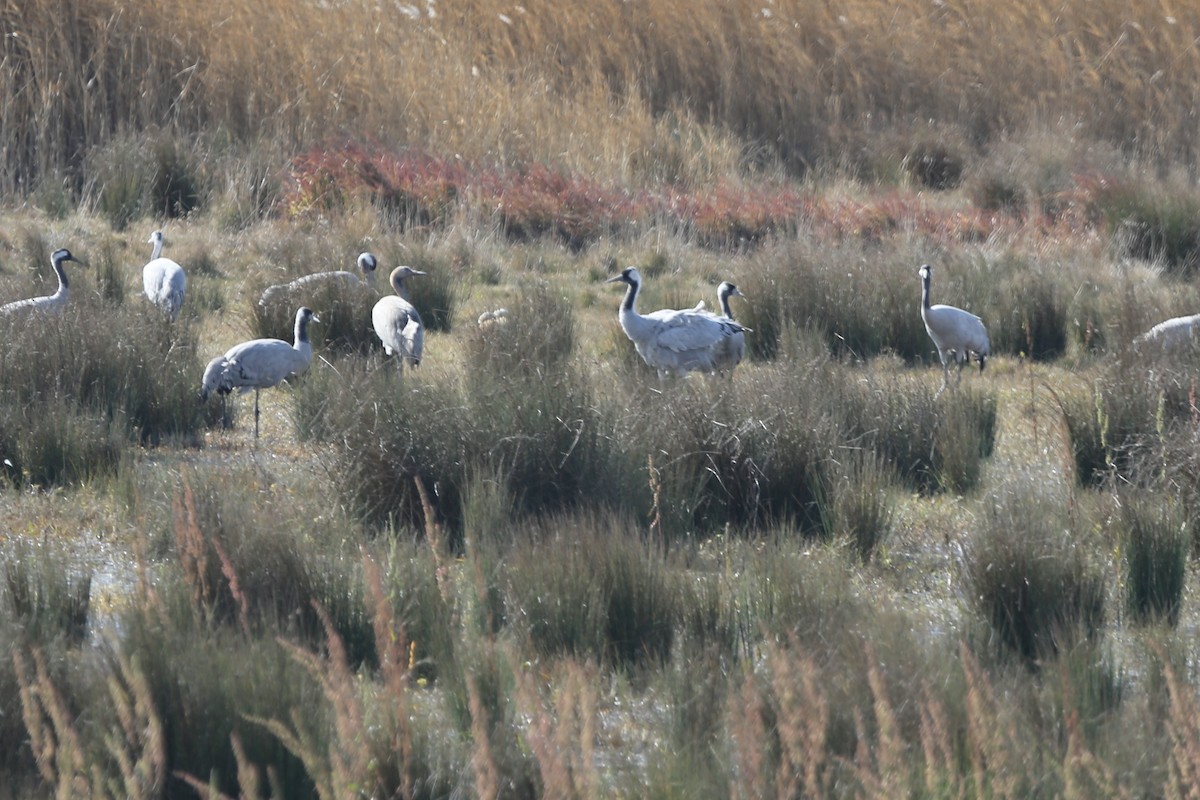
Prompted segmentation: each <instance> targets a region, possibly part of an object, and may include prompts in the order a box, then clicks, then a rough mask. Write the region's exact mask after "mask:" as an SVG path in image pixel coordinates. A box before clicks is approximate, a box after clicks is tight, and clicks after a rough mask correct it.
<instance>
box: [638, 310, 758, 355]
mask: <svg viewBox="0 0 1200 800" xmlns="http://www.w3.org/2000/svg"><path fill="white" fill-rule="evenodd" d="M657 321H658V322H659V325H660V327H659V332H658V344H659V345H660V346H662V347H665V348H667V349H668V350H674V351H675V352H677V353H681V352H685V351H688V350H700V349H704V348H708V347H712V346H713V345H714V344H716V343H717V342H719V341H721V340H722V339H723V338H725V337H726V336H730V335H732V334H733V333H735V332H737V331H740V330H742V326H741V325H739V324H738V323H736V322H733V321H732V320H728V319H722V318H721V317H717V316H715V315H713V314H708V313H705V312H696V311H678V312H676V313H675V315H674V316H673V317H671V318H669V319H659V320H657Z"/></svg>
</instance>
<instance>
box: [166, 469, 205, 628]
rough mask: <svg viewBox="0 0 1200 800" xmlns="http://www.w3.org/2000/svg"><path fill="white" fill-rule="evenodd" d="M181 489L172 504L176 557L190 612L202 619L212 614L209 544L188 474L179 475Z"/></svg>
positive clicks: (183, 472) (184, 472) (185, 472)
mask: <svg viewBox="0 0 1200 800" xmlns="http://www.w3.org/2000/svg"><path fill="white" fill-rule="evenodd" d="M180 483H181V488H180V491H179V493H177V494H176V495H175V497H174V498H173V499H172V501H171V511H172V522H173V525H172V527H173V529H174V532H175V553H176V555H177V556H178V558H179V568H180V571H181V572H182V573H183V580H184V583H186V584H187V585H188V588H190V589H191V592H192V610H193V611H194V612H195V613H196V614H197V615H201V616H208V615H209V614H211V612H212V608H213V605H214V602H215V599H216V598H215V588H214V587H212V586H210V585H209V582H208V541H207V537H205V535H204V531H203V530H201V528H200V523H199V522H198V521H197V520H196V497H195V494H194V492H193V491H192V484H191V481H190V480H189V479H188V474H187V471H186V470H184V471H182V472H181V475H180Z"/></svg>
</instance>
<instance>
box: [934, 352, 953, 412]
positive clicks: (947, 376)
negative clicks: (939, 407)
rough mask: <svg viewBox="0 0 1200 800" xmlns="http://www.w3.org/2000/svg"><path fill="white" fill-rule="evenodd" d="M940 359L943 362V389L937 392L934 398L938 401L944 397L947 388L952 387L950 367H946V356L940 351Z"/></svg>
mask: <svg viewBox="0 0 1200 800" xmlns="http://www.w3.org/2000/svg"><path fill="white" fill-rule="evenodd" d="M938 358H940V359H941V360H942V388H940V389H938V390H937V394H935V395H934V396H933V399H934V400H937V399H938V398H939V397H941V396H942V392H944V391H946V387H947V386H949V385H950V367H949V366H947V365H946V355H945V353H943V352H942V351H941V350H938Z"/></svg>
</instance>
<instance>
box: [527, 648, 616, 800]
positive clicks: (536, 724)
mask: <svg viewBox="0 0 1200 800" xmlns="http://www.w3.org/2000/svg"><path fill="white" fill-rule="evenodd" d="M560 672H561V673H565V674H564V675H563V676H562V677H563V680H562V682H561V683H562V689H561V691H559V693H558V696H557V698H556V699H555V701H554V709H553V711H552V710H551V709H550V708H548V707H547V704H546V702H545V701H544V699H543V698H542V692H541V691H539V687H538V684H537V680H536V678H535V676H534V675H533V673H532V672H531V671H529V670H521V671H519V672H518V677H517V680H518V697H519V699H520V701H521V704H522V710H523V711H524V712H525V713H526V714H528V715H529V720H530V722H529V727H528V729H527V730H526V740H527V741H528V742H529V746H530V748H531V749H532V750H533V755H534V758H535V759H536V760H537V764H538V770H539V772H540V773H541V776H542V786H543V790H544V793H545V796H546V797H556V798H564V799H565V798H572V797H579V798H588V800H594V798H598V797H600V796H601V794H600V781H599V776H598V775H597V774H596V754H595V736H596V719H595V716H596V701H595V692H594V690H593V689H592V688H591V687H592V686H593V685H594V683H595V681H596V677H597V676H596V674H595V670H594V669H589V668H587V667H584V666H582V665H580V664H578V663H576V662H575V661H567V662H565V663H564V664H563V665H561V669H560Z"/></svg>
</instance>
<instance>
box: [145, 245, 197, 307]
mask: <svg viewBox="0 0 1200 800" xmlns="http://www.w3.org/2000/svg"><path fill="white" fill-rule="evenodd" d="M147 244H151V245H154V249H153V250H152V251H151V253H150V261H149V262H148V263H147V264H146V266H144V267H142V288H143V289H144V290H145V292H146V297H147V298H148V299H149V300H150V302H151V303H154V305H156V306H158V307H159V308H161V309H162V312H163V313H164V314H166V315H167V316H168V317H169V318H170V319H171V321H172V322H174V321H175V320H176V319H177V318H178V317H179V309H180V308H182V307H183V295H184V292H186V291H187V275H185V274H184V272H183V267H181V266H179V265H178V264H176V263H175V262H174V261H172V260H171V259H169V258H163V257H162V251H163V232H162V231H155V232H154V233H152V234H150V239H149V241H148V242H147Z"/></svg>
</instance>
